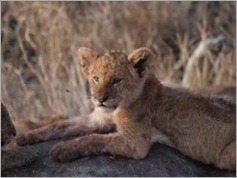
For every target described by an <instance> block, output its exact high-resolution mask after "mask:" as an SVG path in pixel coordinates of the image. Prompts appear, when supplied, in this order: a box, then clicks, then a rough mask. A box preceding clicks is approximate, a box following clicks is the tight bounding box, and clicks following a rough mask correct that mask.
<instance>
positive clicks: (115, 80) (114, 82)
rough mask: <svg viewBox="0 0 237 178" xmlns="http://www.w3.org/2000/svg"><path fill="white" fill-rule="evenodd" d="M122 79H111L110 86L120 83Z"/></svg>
mask: <svg viewBox="0 0 237 178" xmlns="http://www.w3.org/2000/svg"><path fill="white" fill-rule="evenodd" d="M122 80H123V79H122V78H113V79H112V80H111V83H112V85H115V84H117V83H120V82H121V81H122Z"/></svg>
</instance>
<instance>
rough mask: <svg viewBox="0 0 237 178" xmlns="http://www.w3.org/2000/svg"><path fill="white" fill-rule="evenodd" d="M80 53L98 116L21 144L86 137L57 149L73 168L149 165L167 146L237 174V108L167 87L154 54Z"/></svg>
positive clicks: (34, 134)
mask: <svg viewBox="0 0 237 178" xmlns="http://www.w3.org/2000/svg"><path fill="white" fill-rule="evenodd" d="M78 52H79V59H80V64H81V69H82V72H83V74H84V76H85V77H86V78H87V80H88V82H89V86H90V91H91V99H92V102H93V104H94V106H95V109H94V111H93V112H92V113H91V114H90V115H85V116H79V117H77V118H74V119H72V120H66V121H61V122H57V123H53V124H50V125H48V126H44V127H42V128H39V129H36V130H33V131H30V132H28V133H26V134H24V135H22V136H20V137H18V140H17V141H18V144H19V145H26V144H35V143H38V142H41V141H46V140H50V139H56V138H60V137H65V136H80V137H78V138H74V139H71V140H66V141H61V142H59V143H57V144H55V145H54V146H53V147H52V149H51V150H50V155H51V157H52V158H53V159H54V160H56V161H61V162H66V161H70V160H73V159H76V158H79V157H81V156H87V155H99V154H104V153H106V154H111V155H120V156H125V157H129V158H134V159H142V158H145V157H146V155H147V154H148V151H149V149H150V147H151V145H152V143H154V142H161V143H164V144H167V145H169V146H171V147H174V148H176V149H177V150H179V151H180V152H182V153H183V154H185V155H187V156H189V157H191V158H193V159H195V160H199V161H202V162H203V163H207V164H209V163H212V164H214V165H216V166H217V167H219V168H224V169H235V165H236V163H235V159H236V152H235V149H236V141H235V139H236V134H235V132H236V128H235V125H236V124H235V123H236V119H235V115H236V114H235V102H231V101H228V100H224V99H222V98H210V97H204V96H200V95H194V94H191V93H189V92H188V91H184V90H180V89H170V88H168V87H165V86H163V85H162V84H161V83H160V82H159V81H158V80H157V79H156V78H155V76H154V74H153V70H152V64H153V54H152V52H151V51H150V50H149V49H147V48H139V49H137V50H135V51H133V52H132V53H131V54H129V55H128V56H127V55H126V54H125V53H123V52H121V51H111V52H108V53H105V54H103V55H98V54H97V53H96V52H95V51H93V50H91V49H88V48H85V47H82V48H80V49H79V50H78Z"/></svg>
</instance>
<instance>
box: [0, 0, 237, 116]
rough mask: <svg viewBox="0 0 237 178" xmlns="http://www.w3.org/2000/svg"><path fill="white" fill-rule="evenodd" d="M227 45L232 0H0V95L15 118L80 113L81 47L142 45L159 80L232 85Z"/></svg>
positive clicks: (231, 52)
mask: <svg viewBox="0 0 237 178" xmlns="http://www.w3.org/2000/svg"><path fill="white" fill-rule="evenodd" d="M235 44H236V2H1V100H2V101H3V102H4V103H5V104H6V105H7V106H8V109H9V110H10V112H11V113H12V115H13V116H14V118H15V119H16V118H17V119H26V120H35V119H38V118H41V117H44V116H48V115H52V114H59V115H68V116H70V117H72V116H76V115H78V114H80V113H85V112H88V111H89V110H90V102H88V98H89V95H88V91H87V85H86V81H85V80H84V78H83V77H82V75H81V73H80V68H79V61H78V58H77V49H78V48H79V47H82V46H87V47H90V48H92V49H94V50H96V51H99V52H105V51H108V50H111V49H120V50H124V51H126V52H128V53H129V52H131V51H132V50H134V49H136V48H138V47H148V48H150V49H151V50H152V51H153V52H154V54H155V59H156V66H155V67H156V75H157V77H158V78H159V79H160V80H162V81H165V82H172V83H175V84H178V85H181V86H184V87H188V88H190V89H203V88H207V87H216V86H222V87H229V86H235V85H236V64H235V63H236V50H235V48H236V46H235ZM188 62H189V63H190V62H191V64H188Z"/></svg>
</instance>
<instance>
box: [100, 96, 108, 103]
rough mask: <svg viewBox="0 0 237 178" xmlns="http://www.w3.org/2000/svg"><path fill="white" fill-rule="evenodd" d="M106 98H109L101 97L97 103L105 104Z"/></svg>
mask: <svg viewBox="0 0 237 178" xmlns="http://www.w3.org/2000/svg"><path fill="white" fill-rule="evenodd" d="M108 98H109V96H107V95H105V96H103V97H101V98H100V99H99V101H100V102H101V103H103V102H105V101H106V100H107V99H108Z"/></svg>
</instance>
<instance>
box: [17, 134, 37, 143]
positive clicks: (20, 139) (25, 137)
mask: <svg viewBox="0 0 237 178" xmlns="http://www.w3.org/2000/svg"><path fill="white" fill-rule="evenodd" d="M16 143H17V145H19V146H24V145H31V144H34V143H35V141H34V139H33V138H32V136H31V135H29V134H22V135H19V136H17V138H16Z"/></svg>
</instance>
